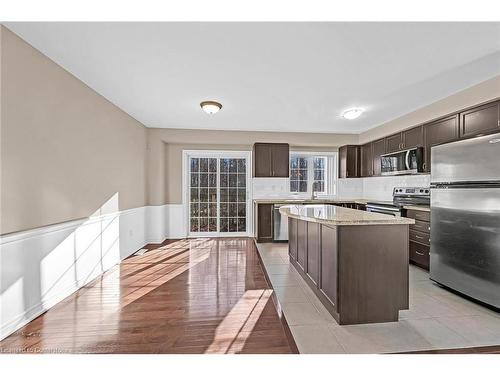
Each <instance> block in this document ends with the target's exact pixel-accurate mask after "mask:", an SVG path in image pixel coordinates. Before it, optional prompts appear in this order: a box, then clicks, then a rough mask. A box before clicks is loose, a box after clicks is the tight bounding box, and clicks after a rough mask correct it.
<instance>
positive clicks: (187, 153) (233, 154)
mask: <svg viewBox="0 0 500 375" xmlns="http://www.w3.org/2000/svg"><path fill="white" fill-rule="evenodd" d="M189 157H204V158H210V157H212V158H221V157H224V158H245V159H246V164H247V168H246V176H247V181H246V194H247V202H246V212H247V217H246V219H247V231H246V232H245V233H243V234H242V233H236V234H232V233H224V234H223V237H241V236H247V237H252V236H253V208H252V196H253V195H252V151H242V150H182V192H183V194H182V205H183V209H184V213H185V223H184V224H185V227H186V237H188V238H189V237H193V236H190V230H189V228H190V222H189V193H190V192H189V190H188V186H189V184H188V171H189ZM217 184H218V182H217ZM217 204H219V202H217ZM200 236H201V237H222V236H221V234H220V233H200V234H199V235H198V236H197V237H200Z"/></svg>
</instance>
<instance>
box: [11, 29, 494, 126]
mask: <svg viewBox="0 0 500 375" xmlns="http://www.w3.org/2000/svg"><path fill="white" fill-rule="evenodd" d="M6 26H7V27H8V28H10V29H11V30H12V31H14V32H15V33H17V34H18V35H19V36H21V37H22V38H23V39H25V40H26V41H28V42H29V43H30V44H32V45H33V46H34V47H35V48H37V49H39V50H40V51H42V52H43V53H44V54H46V55H47V56H49V57H50V58H51V59H53V60H54V61H56V62H57V63H58V64H60V65H61V66H63V67H64V68H65V69H67V70H68V71H70V72H71V73H73V74H74V75H75V76H76V77H78V78H79V79H81V80H82V81H83V82H85V83H86V84H87V85H89V86H90V87H92V88H93V89H94V90H96V91H97V92H98V93H100V94H101V95H103V96H104V97H106V98H107V99H109V100H110V101H111V102H113V103H115V104H116V105H117V106H118V107H120V108H121V109H123V110H124V111H125V112H127V113H129V114H130V115H131V116H133V117H134V118H136V119H137V120H139V121H140V122H142V123H143V124H144V125H146V126H148V127H158V128H186V129H224V130H266V131H296V132H328V133H330V132H334V133H359V132H362V131H365V130H368V129H369V128H372V127H375V126H378V125H380V124H382V123H384V122H386V121H389V120H392V119H394V118H397V117H399V116H401V115H403V114H405V113H408V112H410V111H412V110H415V109H417V108H419V107H422V106H424V105H426V104H429V103H432V102H434V101H436V100H439V99H441V98H444V97H446V96H448V95H450V94H452V93H454V92H457V91H459V90H462V89H464V88H466V87H469V86H472V85H474V84H476V83H479V82H481V81H484V80H486V79H488V78H491V77H493V76H496V75H498V74H500V23H6ZM203 100H218V101H220V102H221V103H222V104H223V109H222V111H220V112H219V113H218V114H217V115H212V116H210V115H207V114H205V113H204V112H203V111H201V109H200V108H199V103H200V102H201V101H203ZM353 106H360V107H363V108H365V109H366V112H365V113H364V114H363V115H362V116H361V117H360V118H358V119H357V120H353V121H348V120H345V119H343V118H342V117H341V116H340V115H341V113H342V112H343V110H345V109H347V108H349V107H353Z"/></svg>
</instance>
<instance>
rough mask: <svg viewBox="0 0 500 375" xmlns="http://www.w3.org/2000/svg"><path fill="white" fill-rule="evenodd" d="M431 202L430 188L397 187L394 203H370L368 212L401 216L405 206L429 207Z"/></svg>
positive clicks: (393, 193)
mask: <svg viewBox="0 0 500 375" xmlns="http://www.w3.org/2000/svg"><path fill="white" fill-rule="evenodd" d="M430 200H431V194H430V189H429V188H428V187H395V188H394V189H393V191H392V201H373V202H368V203H367V204H366V211H370V212H377V213H381V214H386V215H392V216H401V213H402V211H403V206H418V205H423V206H429V205H430Z"/></svg>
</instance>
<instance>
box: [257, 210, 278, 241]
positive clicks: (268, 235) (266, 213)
mask: <svg viewBox="0 0 500 375" xmlns="http://www.w3.org/2000/svg"><path fill="white" fill-rule="evenodd" d="M273 208H274V205H273V204H268V203H264V204H263V203H259V204H257V242H272V241H273V235H274V232H273Z"/></svg>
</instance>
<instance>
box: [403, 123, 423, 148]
mask: <svg viewBox="0 0 500 375" xmlns="http://www.w3.org/2000/svg"><path fill="white" fill-rule="evenodd" d="M423 145H424V127H423V126H417V127H415V128H411V129H408V130H405V131H404V132H403V148H402V149H404V150H406V149H408V148H415V147H418V146H423Z"/></svg>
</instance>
